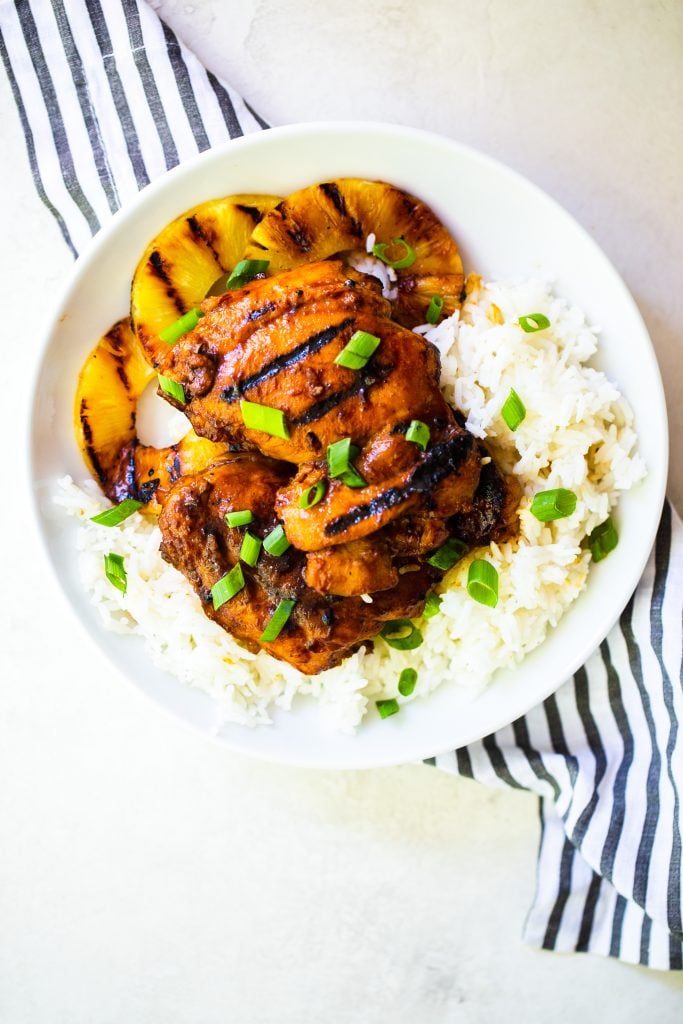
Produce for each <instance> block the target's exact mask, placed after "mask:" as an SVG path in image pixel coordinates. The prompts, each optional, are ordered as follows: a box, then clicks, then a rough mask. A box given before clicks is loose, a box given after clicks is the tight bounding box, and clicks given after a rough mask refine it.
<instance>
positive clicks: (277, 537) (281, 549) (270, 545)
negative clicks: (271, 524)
mask: <svg viewBox="0 0 683 1024" xmlns="http://www.w3.org/2000/svg"><path fill="white" fill-rule="evenodd" d="M291 546H292V545H291V544H290V543H289V541H288V540H287V536H286V534H285V531H284V527H283V526H281V525H280V524H278V525H277V526H276V527H275V529H274V530H271V531H270V533H269V534H268V536H267V537H264V538H263V547H264V548H265V549H266V551H267V552H268V554H269V555H272V556H273V558H279V557H280V555H284V553H285V551H286V550H287V549H288V548H291Z"/></svg>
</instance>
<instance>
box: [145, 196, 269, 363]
mask: <svg viewBox="0 0 683 1024" xmlns="http://www.w3.org/2000/svg"><path fill="white" fill-rule="evenodd" d="M279 202H280V199H279V197H278V196H261V195H236V196H227V197H226V198H224V199H211V200H209V201H208V202H205V203H200V204H199V206H194V207H192V209H191V210H186V211H185V213H183V214H182V215H181V216H180V217H176V219H175V220H173V221H171V223H170V224H167V225H166V227H165V228H163V230H162V231H160V232H159V234H158V235H157V236H156V237H155V238H154V239H153V240H152V241H151V242H150V243H149V245H148V246H147V248H146V249H145V251H144V253H143V255H142V259H141V260H140V262H139V264H138V266H137V269H136V271H135V274H134V276H133V285H132V289H131V307H130V308H131V320H132V323H133V330H134V331H135V333H136V334H137V336H138V339H139V341H140V344H141V345H142V349H143V351H144V354H145V358H146V359H147V360H148V362H149V363H150V364H151V365H152V366H158V365H159V363H160V362H161V359H162V358H163V356H164V354H165V353H166V352H167V351H168V346H167V345H165V344H164V342H163V341H160V339H159V332H160V331H163V330H164V328H165V327H168V326H169V324H172V323H173V322H174V321H175V320H177V319H178V317H179V316H182V314H183V313H186V312H187V311H188V310H189V309H192V308H193V307H194V306H196V305H198V304H199V303H200V302H201V301H202V300H203V299H204V297H205V296H206V293H207V292H208V291H209V289H210V288H211V286H212V284H214V282H215V281H216V280H217V279H218V278H219V277H221V276H222V275H224V274H226V273H227V272H228V271H230V270H232V269H233V268H234V266H235V264H236V263H237V262H238V261H239V260H240V259H241V257H242V252H243V250H244V247H245V245H246V244H247V241H248V240H249V237H250V235H251V233H252V231H253V229H254V225H255V224H258V222H259V221H260V220H261V218H262V217H263V215H264V213H265V212H266V211H268V210H271V209H272V208H273V207H274V206H276V205H277V203H279Z"/></svg>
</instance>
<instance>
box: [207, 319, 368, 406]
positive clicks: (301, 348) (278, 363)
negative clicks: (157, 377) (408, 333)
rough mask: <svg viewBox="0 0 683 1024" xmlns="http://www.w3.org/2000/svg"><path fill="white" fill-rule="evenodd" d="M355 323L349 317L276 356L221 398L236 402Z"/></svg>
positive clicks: (224, 392) (225, 391) (225, 392)
mask: <svg viewBox="0 0 683 1024" xmlns="http://www.w3.org/2000/svg"><path fill="white" fill-rule="evenodd" d="M273 308H274V306H273ZM250 319H251V318H250ZM353 323H354V319H353V317H347V318H346V319H345V320H342V321H341V323H338V324H333V325H332V326H331V327H326V328H325V330H324V331H318V332H317V333H316V334H312V335H311V336H310V338H307V339H306V341H302V342H301V344H300V345H297V346H296V348H293V349H292V350H291V351H290V352H284V353H283V354H282V355H280V356H276V357H275V359H272V360H271V361H270V362H269V363H266V365H265V366H262V367H261V369H260V370H258V371H257V372H256V373H252V374H250V375H249V376H248V377H245V378H244V379H243V380H240V381H237V382H236V383H235V384H233V385H232V386H231V387H229V388H224V390H223V391H222V392H221V398H222V399H223V401H224V402H234V401H236V400H237V399H238V398H240V396H241V395H243V394H244V393H245V391H248V390H249V389H250V388H253V387H256V385H257V384H262V383H263V382H264V381H266V380H269V379H270V378H271V377H275V376H276V375H277V374H278V373H280V372H281V371H282V370H287V369H289V367H291V366H296V364H297V363H299V362H301V360H302V359H307V358H308V356H310V355H312V354H313V353H314V352H319V351H320V350H321V349H323V348H325V346H326V345H329V344H330V343H331V342H332V341H334V339H335V338H337V337H339V335H340V334H341V333H342V331H345V330H346V329H347V328H348V327H351V326H352V325H353ZM306 422H307V421H306Z"/></svg>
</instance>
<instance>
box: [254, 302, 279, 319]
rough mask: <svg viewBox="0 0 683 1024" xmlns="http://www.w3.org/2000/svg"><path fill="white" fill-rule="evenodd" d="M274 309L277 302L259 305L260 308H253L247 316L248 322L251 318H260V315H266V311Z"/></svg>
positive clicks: (270, 311)
mask: <svg viewBox="0 0 683 1024" xmlns="http://www.w3.org/2000/svg"><path fill="white" fill-rule="evenodd" d="M274 309H277V303H275V302H266V304H265V306H261V308H260V309H254V310H252V312H251V313H250V314H249V316H248V317H247V320H249V321H250V322H251V321H252V320H260V319H261V317H262V316H267V315H268V313H272V312H273V310H274Z"/></svg>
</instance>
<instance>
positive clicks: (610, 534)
mask: <svg viewBox="0 0 683 1024" xmlns="http://www.w3.org/2000/svg"><path fill="white" fill-rule="evenodd" d="M588 543H589V545H590V549H591V555H592V557H593V561H594V562H601V561H602V560H603V558H607V556H608V555H609V553H610V551H614V549H615V547H616V546H617V544H618V543H619V534H618V533H617V528H616V526H615V525H614V522H613V520H612V517H611V516H610V517H609V518H608V519H605V521H604V523H600V525H599V526H596V527H595V529H594V530H593V532H592V533H589V534H588Z"/></svg>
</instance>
